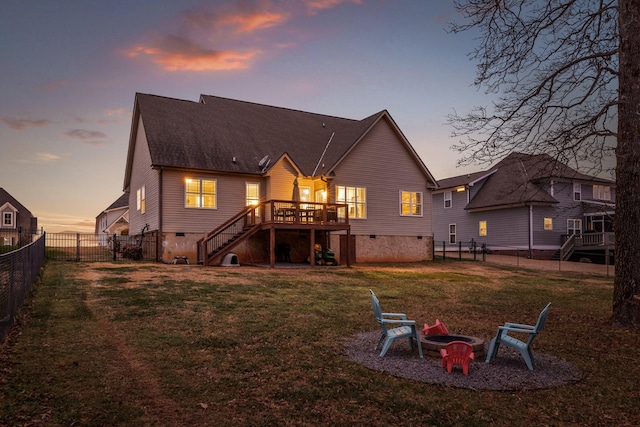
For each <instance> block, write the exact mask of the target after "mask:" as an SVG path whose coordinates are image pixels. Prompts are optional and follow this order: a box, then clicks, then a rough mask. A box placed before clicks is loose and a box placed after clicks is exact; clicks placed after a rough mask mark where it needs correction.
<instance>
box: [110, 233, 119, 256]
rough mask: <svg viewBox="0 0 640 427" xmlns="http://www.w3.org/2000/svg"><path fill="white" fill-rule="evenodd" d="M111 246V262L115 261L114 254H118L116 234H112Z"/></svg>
mask: <svg viewBox="0 0 640 427" xmlns="http://www.w3.org/2000/svg"><path fill="white" fill-rule="evenodd" d="M112 242H113V244H112V245H111V246H112V247H113V260H114V261H115V260H116V253H117V252H118V242H117V241H116V234H115V233H113V240H112Z"/></svg>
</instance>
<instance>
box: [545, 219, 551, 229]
mask: <svg viewBox="0 0 640 427" xmlns="http://www.w3.org/2000/svg"><path fill="white" fill-rule="evenodd" d="M544 229H545V230H553V218H548V217H547V218H545V219H544Z"/></svg>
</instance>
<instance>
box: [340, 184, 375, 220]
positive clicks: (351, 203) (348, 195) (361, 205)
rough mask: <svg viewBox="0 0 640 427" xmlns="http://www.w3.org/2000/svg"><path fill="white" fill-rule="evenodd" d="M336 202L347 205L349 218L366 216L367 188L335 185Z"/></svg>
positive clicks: (363, 217)
mask: <svg viewBox="0 0 640 427" xmlns="http://www.w3.org/2000/svg"><path fill="white" fill-rule="evenodd" d="M336 203H344V204H346V205H347V206H348V210H349V218H359V219H365V218H366V217H367V189H366V188H361V187H343V186H341V185H336Z"/></svg>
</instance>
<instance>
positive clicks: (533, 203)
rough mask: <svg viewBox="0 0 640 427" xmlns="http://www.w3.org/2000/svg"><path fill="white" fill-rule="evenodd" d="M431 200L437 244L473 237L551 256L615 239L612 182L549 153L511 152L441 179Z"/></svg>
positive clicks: (498, 247) (496, 246) (500, 247)
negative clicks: (479, 167)
mask: <svg viewBox="0 0 640 427" xmlns="http://www.w3.org/2000/svg"><path fill="white" fill-rule="evenodd" d="M432 205H433V207H432V209H433V210H432V211H433V230H434V241H435V247H436V250H437V251H441V250H443V249H444V250H459V248H460V247H462V248H464V250H465V251H466V250H469V248H470V247H471V246H472V245H473V244H474V243H475V245H476V248H480V247H482V246H483V245H484V247H485V248H487V249H488V250H490V251H494V252H495V251H500V252H505V253H513V252H515V251H525V253H526V255H527V256H529V257H533V258H540V259H548V258H552V257H554V256H563V257H564V258H567V257H568V256H570V255H571V252H572V251H573V249H575V245H576V244H577V245H578V246H598V245H603V244H606V243H608V242H611V243H612V242H613V239H612V236H611V234H612V233H613V216H614V213H615V183H614V182H613V181H610V180H607V179H602V178H599V177H595V176H589V175H585V174H582V173H580V172H578V171H576V170H574V169H572V168H571V167H569V166H567V165H566V164H563V163H561V162H558V161H556V160H554V159H553V158H552V157H550V156H549V155H546V154H540V155H528V154H522V153H512V154H510V155H509V156H507V157H505V158H504V159H503V160H501V161H500V162H498V163H497V164H496V165H495V166H493V167H491V168H490V169H488V170H486V171H480V172H476V173H471V174H465V175H460V176H456V177H452V178H446V179H442V180H440V181H438V189H437V190H435V191H434V192H433V203H432ZM572 236H573V237H572ZM567 241H570V242H569V243H572V245H566V244H565V243H567ZM563 245H564V248H563ZM561 248H563V251H562V254H561V251H560V249H561Z"/></svg>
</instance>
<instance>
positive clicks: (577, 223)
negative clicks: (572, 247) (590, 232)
mask: <svg viewBox="0 0 640 427" xmlns="http://www.w3.org/2000/svg"><path fill="white" fill-rule="evenodd" d="M567 234H568V235H569V236H571V235H572V234H582V220H580V219H568V220H567Z"/></svg>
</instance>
